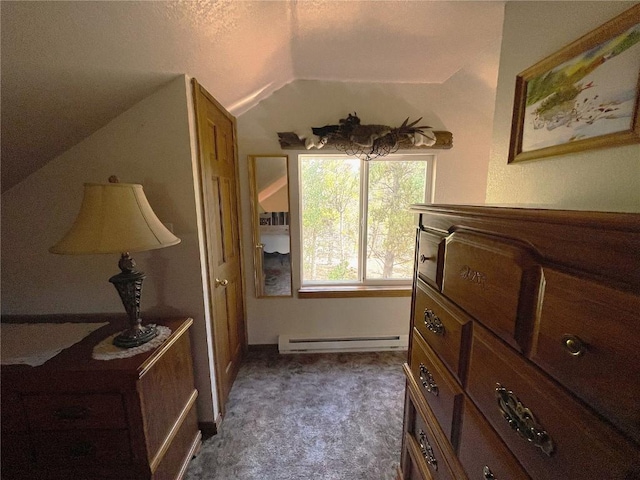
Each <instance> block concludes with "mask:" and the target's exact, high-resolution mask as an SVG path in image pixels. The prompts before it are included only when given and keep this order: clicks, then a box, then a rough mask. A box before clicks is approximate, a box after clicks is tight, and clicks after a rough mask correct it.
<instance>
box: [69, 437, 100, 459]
mask: <svg viewBox="0 0 640 480" xmlns="http://www.w3.org/2000/svg"><path fill="white" fill-rule="evenodd" d="M95 454H96V446H95V445H94V444H93V443H89V442H87V441H79V442H78V443H76V444H74V445H71V447H70V448H69V456H70V457H71V458H73V459H81V458H87V457H93V456H94V455H95Z"/></svg>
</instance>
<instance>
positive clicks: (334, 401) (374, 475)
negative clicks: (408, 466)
mask: <svg viewBox="0 0 640 480" xmlns="http://www.w3.org/2000/svg"><path fill="white" fill-rule="evenodd" d="M405 358H406V352H398V353H390V352H384V353H345V354H306V355H279V354H278V353H277V351H275V349H274V350H273V351H271V350H269V351H265V350H259V351H250V352H249V354H248V358H247V359H246V360H245V363H244V364H243V366H242V367H241V368H240V372H239V373H238V378H237V380H236V382H235V384H234V386H233V388H232V390H231V393H230V396H229V402H228V404H227V413H226V416H225V419H224V421H223V422H222V426H221V429H220V432H219V433H218V434H217V435H215V436H214V437H211V438H210V439H208V440H206V441H205V442H203V448H202V450H201V452H200V454H199V455H198V457H196V458H195V459H194V460H193V461H192V462H191V463H190V465H189V468H188V470H187V474H186V477H185V480H307V479H309V480H392V479H394V478H395V475H396V469H397V466H398V464H399V461H400V443H401V435H402V411H403V402H404V377H403V373H402V363H403V362H404V361H405Z"/></svg>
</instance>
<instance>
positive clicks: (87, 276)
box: [2, 76, 217, 421]
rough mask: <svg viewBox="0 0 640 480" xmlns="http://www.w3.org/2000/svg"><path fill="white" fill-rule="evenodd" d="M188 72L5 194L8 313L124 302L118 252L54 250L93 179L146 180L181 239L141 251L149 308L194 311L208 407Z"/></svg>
mask: <svg viewBox="0 0 640 480" xmlns="http://www.w3.org/2000/svg"><path fill="white" fill-rule="evenodd" d="M187 80H188V79H187V78H186V77H185V76H180V77H178V78H176V79H175V80H173V81H172V82H170V83H169V84H167V85H166V86H165V87H163V88H162V89H161V90H159V91H158V92H156V93H155V94H153V95H151V96H149V97H148V98H146V99H145V100H143V101H141V102H140V103H138V104H137V105H135V106H134V107H132V108H131V109H130V110H128V111H127V112H125V113H123V114H122V115H120V116H119V117H117V118H116V119H114V120H113V121H112V122H110V123H109V124H107V125H106V126H105V127H103V128H101V129H100V130H98V131H97V132H96V133H94V134H93V135H91V136H89V137H88V138H86V139H85V140H83V141H82V142H81V143H79V144H78V145H76V146H75V147H73V148H71V149H70V150H68V151H67V152H65V153H64V154H62V155H60V156H59V157H57V158H56V159H54V160H53V161H51V162H50V163H49V164H47V165H46V166H45V167H44V168H42V169H40V170H38V171H37V172H35V173H34V174H33V175H31V176H29V177H28V178H27V179H26V180H25V181H23V182H22V183H20V184H18V185H16V186H15V187H14V188H12V189H10V190H9V191H7V192H5V193H4V194H2V313H3V314H20V313H32V314H47V313H83V312H118V313H120V312H124V309H123V307H122V304H121V303H120V298H119V297H118V295H117V293H116V291H115V289H114V288H113V285H111V284H110V283H109V282H108V279H109V277H110V276H111V275H113V274H114V273H118V268H117V262H118V256H117V255H86V256H84V255H83V256H68V255H53V254H50V253H48V248H49V247H50V246H51V245H53V244H54V243H56V242H57V241H58V240H59V239H60V238H61V237H62V236H63V235H64V233H65V232H66V231H67V230H68V228H69V227H70V226H71V224H72V222H73V219H74V218H75V216H76V214H77V213H78V210H79V207H80V203H81V200H82V194H83V183H84V182H105V181H106V180H107V178H108V177H109V176H110V175H117V176H118V177H119V178H120V181H122V182H129V183H141V184H142V185H143V187H144V191H145V193H146V195H147V198H148V199H149V203H150V204H151V206H152V208H153V209H154V211H155V212H156V214H157V215H158V217H159V218H160V219H161V220H162V221H163V222H165V223H171V224H173V230H174V233H175V234H176V235H177V236H178V237H179V238H180V239H181V240H182V242H181V243H180V244H179V245H176V246H173V247H169V248H165V249H161V250H154V251H151V252H140V253H136V254H135V255H134V258H135V260H136V262H137V264H138V268H139V269H140V270H142V271H144V272H146V273H147V275H148V276H147V278H146V280H145V283H144V288H143V294H142V316H143V320H144V318H145V315H151V314H159V315H174V314H186V315H189V316H192V317H193V318H194V326H193V327H192V335H191V338H192V343H193V350H194V358H195V364H196V376H197V388H198V390H199V392H200V395H199V399H198V401H199V403H198V407H199V414H200V420H202V421H213V420H214V418H215V415H216V414H217V411H216V409H217V407H216V406H215V405H216V400H215V386H214V385H215V384H214V378H213V370H212V355H211V348H210V346H209V345H208V344H207V342H206V338H207V329H208V328H209V327H208V322H206V321H205V311H206V308H205V298H204V294H203V291H204V287H203V279H202V274H201V271H202V269H201V265H202V264H201V258H200V248H199V242H200V239H199V234H198V218H197V207H196V200H195V199H196V198H198V195H197V192H196V188H197V186H195V185H194V176H193V171H194V164H193V158H194V149H193V147H194V145H195V143H194V141H193V136H192V130H190V123H191V124H192V122H193V118H192V112H191V111H190V105H192V102H191V100H190V84H189V83H188V81H187Z"/></svg>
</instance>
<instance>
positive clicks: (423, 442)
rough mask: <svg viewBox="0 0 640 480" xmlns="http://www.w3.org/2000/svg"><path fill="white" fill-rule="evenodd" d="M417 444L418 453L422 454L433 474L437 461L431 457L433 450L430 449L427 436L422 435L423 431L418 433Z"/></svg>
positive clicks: (436, 467)
mask: <svg viewBox="0 0 640 480" xmlns="http://www.w3.org/2000/svg"><path fill="white" fill-rule="evenodd" d="M418 443H419V444H420V451H421V452H422V456H423V457H424V459H425V460H426V461H427V464H429V465H430V466H431V467H432V468H433V470H434V471H435V472H437V471H438V461H437V460H436V457H434V456H433V448H431V444H430V443H429V441H428V440H427V435H426V434H425V433H424V430H422V429H420V432H418Z"/></svg>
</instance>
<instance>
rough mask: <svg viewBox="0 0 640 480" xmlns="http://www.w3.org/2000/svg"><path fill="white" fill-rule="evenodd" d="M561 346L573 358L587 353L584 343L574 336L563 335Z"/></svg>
mask: <svg viewBox="0 0 640 480" xmlns="http://www.w3.org/2000/svg"><path fill="white" fill-rule="evenodd" d="M562 344H563V345H564V348H565V350H566V351H567V352H569V353H570V354H571V355H573V356H574V357H579V356H580V355H582V354H583V353H584V352H586V351H587V347H586V346H585V344H584V342H583V341H582V340H580V339H579V338H578V337H576V336H575V335H565V336H564V337H562Z"/></svg>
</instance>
